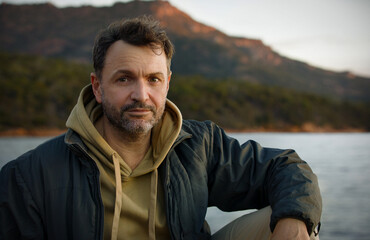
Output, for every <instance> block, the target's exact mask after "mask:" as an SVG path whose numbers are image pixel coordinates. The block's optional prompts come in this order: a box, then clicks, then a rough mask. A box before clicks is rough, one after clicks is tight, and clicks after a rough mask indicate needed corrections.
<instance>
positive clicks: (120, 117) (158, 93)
mask: <svg viewBox="0 0 370 240" xmlns="http://www.w3.org/2000/svg"><path fill="white" fill-rule="evenodd" d="M170 77H171V76H170V75H169V73H168V70H167V59H166V56H165V54H164V52H163V51H161V50H160V49H158V50H154V52H153V50H152V49H151V48H149V47H146V46H140V47H138V46H134V45H131V44H128V43H126V42H124V41H117V42H115V43H114V44H112V45H111V46H110V47H109V49H108V51H107V54H106V58H105V63H104V68H103V70H102V73H101V79H99V80H98V79H97V76H95V75H94V74H92V76H91V80H92V83H93V89H94V94H95V97H96V100H97V102H99V103H101V104H102V107H103V111H104V117H106V118H107V119H108V120H109V123H110V124H111V125H112V126H113V127H115V128H118V129H119V130H122V131H124V132H127V133H129V134H134V135H135V134H142V133H148V132H149V131H150V130H151V129H152V127H153V126H154V125H155V124H156V123H158V121H159V120H160V119H161V117H162V115H163V112H164V107H165V102H166V97H167V92H168V88H169V81H170Z"/></svg>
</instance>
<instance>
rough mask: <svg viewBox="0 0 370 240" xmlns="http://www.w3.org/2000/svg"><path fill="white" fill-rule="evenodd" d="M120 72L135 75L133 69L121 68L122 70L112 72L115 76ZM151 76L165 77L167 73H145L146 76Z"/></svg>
mask: <svg viewBox="0 0 370 240" xmlns="http://www.w3.org/2000/svg"><path fill="white" fill-rule="evenodd" d="M118 74H127V75H135V74H134V72H133V71H130V70H124V69H120V70H117V71H116V72H114V73H113V74H112V76H113V77H114V76H116V75H118ZM150 76H161V77H163V78H164V76H165V75H164V73H162V72H153V73H148V74H146V75H145V77H150Z"/></svg>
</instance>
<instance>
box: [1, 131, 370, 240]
mask: <svg viewBox="0 0 370 240" xmlns="http://www.w3.org/2000/svg"><path fill="white" fill-rule="evenodd" d="M230 135H231V136H232V137H235V138H236V139H238V140H239V141H240V142H245V141H246V140H248V139H253V140H256V141H257V142H259V143H260V144H261V145H262V146H265V147H274V148H284V149H286V148H292V149H295V150H296V151H297V152H298V154H299V155H300V156H301V158H302V159H304V160H305V161H306V162H308V163H309V164H310V166H311V168H312V169H313V171H314V172H315V173H316V174H317V176H318V178H319V184H320V188H321V193H322V197H323V215H322V227H321V231H320V240H365V239H366V240H368V239H370V185H369V183H370V133H236V134H230ZM48 139H49V138H40V137H4V138H0V168H1V167H2V166H3V165H4V164H5V163H6V162H8V161H9V160H11V159H14V158H16V157H17V156H19V155H20V154H22V153H23V152H26V151H28V150H30V149H32V148H34V147H35V146H37V145H38V144H40V143H42V142H44V141H46V140H48ZM248 212H250V211H241V212H233V213H224V212H221V211H220V210H218V209H216V208H214V207H212V208H209V210H208V213H207V217H206V219H207V221H208V223H209V224H210V226H211V230H212V232H215V231H217V230H218V229H220V228H221V227H222V226H224V225H225V224H227V223H228V222H230V221H232V220H233V219H235V218H237V217H239V216H241V215H243V214H246V213H248Z"/></svg>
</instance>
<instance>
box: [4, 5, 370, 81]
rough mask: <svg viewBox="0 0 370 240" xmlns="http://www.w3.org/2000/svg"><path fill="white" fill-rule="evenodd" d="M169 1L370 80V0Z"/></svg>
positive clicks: (222, 26) (236, 32)
mask: <svg viewBox="0 0 370 240" xmlns="http://www.w3.org/2000/svg"><path fill="white" fill-rule="evenodd" d="M116 1H119V0H92V1H91V0H90V1H88V0H48V1H45V0H0V2H10V3H34V2H51V3H53V4H54V5H56V6H58V7H65V6H78V5H81V4H84V5H94V6H110V5H112V4H113V3H114V2H116ZM121 1H122V0H121ZM122 2H127V0H123V1H122ZM169 2H170V3H171V4H172V5H174V6H176V7H177V8H179V9H180V10H182V11H184V12H186V13H187V14H189V15H190V16H191V17H193V18H194V19H195V20H197V21H200V22H202V23H205V24H207V25H210V26H212V27H215V28H217V29H219V30H221V31H223V32H225V33H227V34H229V35H233V36H242V37H247V38H256V39H261V40H262V41H263V42H264V43H265V44H266V45H269V46H270V47H272V49H274V50H275V51H277V52H278V53H280V54H282V55H284V56H287V57H290V58H293V59H296V60H301V61H305V62H308V63H310V64H311V65H314V66H317V67H322V68H325V69H329V70H335V71H347V70H348V71H351V72H354V73H356V74H359V75H363V76H368V77H370V27H369V25H370V1H369V0H169Z"/></svg>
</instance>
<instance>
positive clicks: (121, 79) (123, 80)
mask: <svg viewBox="0 0 370 240" xmlns="http://www.w3.org/2000/svg"><path fill="white" fill-rule="evenodd" d="M117 81H118V82H128V78H127V77H120V78H118V79H117Z"/></svg>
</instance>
